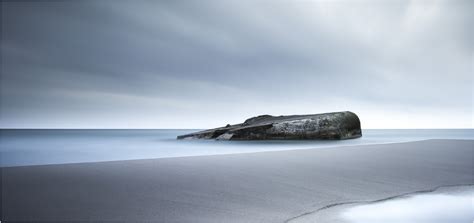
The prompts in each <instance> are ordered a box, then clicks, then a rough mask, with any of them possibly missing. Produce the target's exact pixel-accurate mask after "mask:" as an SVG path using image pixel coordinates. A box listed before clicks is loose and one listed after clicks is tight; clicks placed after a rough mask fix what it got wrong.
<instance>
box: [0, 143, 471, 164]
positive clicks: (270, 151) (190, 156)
mask: <svg viewBox="0 0 474 223" xmlns="http://www.w3.org/2000/svg"><path fill="white" fill-rule="evenodd" d="M198 140H200V139H198ZM349 140H352V139H349ZM432 140H456V141H463V140H464V141H474V140H473V139H442V138H440V139H420V140H413V141H396V142H382V143H381V142H374V143H363V144H351V145H328V146H320V147H315V148H301V149H288V150H264V151H250V152H236V153H218V154H206V155H189V156H186V155H185V156H167V157H156V158H144V159H143V158H138V159H121V160H104V161H85V162H67V163H48V164H31V165H19V166H0V169H2V168H16V167H36V166H54V165H75V164H94V163H108V162H127V161H140V160H158V159H175V158H193V157H206V156H226V155H240V154H256V153H273V152H291V151H299V150H315V149H335V148H341V149H342V148H348V147H356V146H373V145H387V144H403V143H414V142H423V141H432ZM290 141H291V140H290ZM309 141H310V140H309ZM322 141H325V140H322Z"/></svg>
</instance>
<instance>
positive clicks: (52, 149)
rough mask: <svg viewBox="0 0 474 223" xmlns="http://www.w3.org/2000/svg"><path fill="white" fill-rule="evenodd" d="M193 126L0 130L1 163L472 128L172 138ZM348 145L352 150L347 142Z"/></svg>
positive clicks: (223, 150) (285, 145)
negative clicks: (296, 137)
mask: <svg viewBox="0 0 474 223" xmlns="http://www.w3.org/2000/svg"><path fill="white" fill-rule="evenodd" d="M194 131H198V130H195V129H179V130H178V129H156V130H136V129H133V130H132V129H123V130H105V129H103V130H96V129H94V130H89V129H81V130H79V129H70V130H69V129H68V130H59V129H58V130H45V129H41V130H33V129H32V130H13V129H2V130H0V166H2V167H9V166H28V165H44V164H60V163H82V162H98V161H114V160H132V159H150V158H165V157H183V156H202V155H216V154H232V153H250V152H263V151H279V150H293V149H311V148H314V149H318V148H327V147H335V146H351V145H363V144H379V143H395V142H409V141H418V140H426V139H474V129H366V130H362V134H363V136H362V137H361V138H358V139H350V140H340V141H332V140H291V141H282V140H274V141H273V140H272V141H215V140H176V136H178V135H182V134H186V133H190V132H194ZM347 149H351V148H350V147H348V148H347Z"/></svg>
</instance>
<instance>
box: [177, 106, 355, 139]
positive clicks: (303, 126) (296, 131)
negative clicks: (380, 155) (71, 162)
mask: <svg viewBox="0 0 474 223" xmlns="http://www.w3.org/2000/svg"><path fill="white" fill-rule="evenodd" d="M361 136H362V131H361V128H360V121H359V117H357V115H356V114H354V113H352V112H349V111H345V112H333V113H324V114H313V115H289V116H271V115H260V116H257V117H253V118H249V119H247V120H245V122H244V123H241V124H236V125H226V126H225V127H221V128H215V129H208V130H204V131H200V132H195V133H190V134H186V135H181V136H178V137H177V138H178V139H218V140H271V139H352V138H358V137H361Z"/></svg>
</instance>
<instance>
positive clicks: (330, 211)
mask: <svg viewBox="0 0 474 223" xmlns="http://www.w3.org/2000/svg"><path fill="white" fill-rule="evenodd" d="M466 188H467V189H466ZM473 189H474V184H455V185H441V186H437V187H434V188H431V189H426V190H419V191H413V192H407V193H402V194H398V195H394V196H390V197H385V198H381V199H377V200H360V201H348V202H340V203H334V204H329V205H327V206H324V207H321V208H318V209H316V210H313V211H310V212H307V213H304V214H301V215H299V216H295V217H292V218H290V219H288V220H286V221H285V223H298V222H303V223H304V222H315V221H316V222H317V221H318V220H320V221H323V222H334V223H335V222H341V223H342V222H351V221H347V220H343V219H342V218H341V216H340V215H341V214H342V213H343V212H345V211H347V210H349V209H350V208H354V207H360V206H364V205H377V204H381V203H384V202H390V201H396V200H403V199H407V198H410V197H414V196H419V195H440V194H443V195H444V194H448V195H449V194H452V193H456V192H459V191H462V192H464V191H472V190H473Z"/></svg>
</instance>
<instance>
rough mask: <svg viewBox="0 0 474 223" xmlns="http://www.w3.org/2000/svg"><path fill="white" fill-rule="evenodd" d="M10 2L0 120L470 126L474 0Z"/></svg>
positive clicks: (67, 124)
mask: <svg viewBox="0 0 474 223" xmlns="http://www.w3.org/2000/svg"><path fill="white" fill-rule="evenodd" d="M1 4H2V11H1V22H2V27H1V28H2V30H1V79H0V80H1V100H0V103H1V104H0V105H1V106H0V127H1V128H207V127H216V126H221V125H225V124H227V123H239V122H242V121H243V120H245V119H246V118H248V117H251V116H255V115H260V114H272V115H281V114H283V115H284V114H309V113H323V112H331V111H344V110H350V111H353V112H355V113H356V114H358V115H359V117H360V118H361V122H362V128H473V127H474V114H473V113H474V108H473V105H474V99H473V95H474V86H473V85H474V74H473V71H474V65H473V64H474V54H473V52H474V29H473V27H474V13H473V12H474V1H469V0H467V1H456V0H454V1H453V0H449V1H357V0H353V1H309V0H308V1H298V0H293V1H290V0H274V1H260V0H256V1H242V0H235V1H232V0H231V1H222V0H216V1H214V0H200V1H189V0H186V1H149V2H146V1H120V0H114V1H112V0H100V1H84V0H82V1H49V2H35V3H34V2H16V3H13V2H2V3H1Z"/></svg>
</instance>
